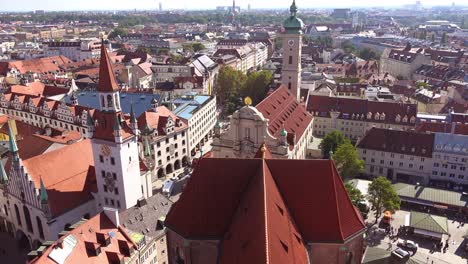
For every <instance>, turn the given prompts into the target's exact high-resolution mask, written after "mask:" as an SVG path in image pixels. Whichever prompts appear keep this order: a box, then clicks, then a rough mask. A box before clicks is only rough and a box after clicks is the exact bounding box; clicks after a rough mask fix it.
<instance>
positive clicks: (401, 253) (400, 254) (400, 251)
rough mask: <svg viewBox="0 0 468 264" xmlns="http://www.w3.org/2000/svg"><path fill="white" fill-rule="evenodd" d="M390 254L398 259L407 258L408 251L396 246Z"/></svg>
mask: <svg viewBox="0 0 468 264" xmlns="http://www.w3.org/2000/svg"><path fill="white" fill-rule="evenodd" d="M392 255H393V256H396V257H397V258H400V259H405V258H409V256H410V253H409V252H408V251H406V250H403V249H401V248H396V249H395V250H393V251H392Z"/></svg>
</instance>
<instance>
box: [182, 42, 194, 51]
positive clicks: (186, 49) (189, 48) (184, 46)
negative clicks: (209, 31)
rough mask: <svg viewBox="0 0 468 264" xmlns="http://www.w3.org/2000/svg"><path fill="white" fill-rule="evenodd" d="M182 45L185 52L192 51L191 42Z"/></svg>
mask: <svg viewBox="0 0 468 264" xmlns="http://www.w3.org/2000/svg"><path fill="white" fill-rule="evenodd" d="M182 47H183V49H184V51H185V52H189V53H193V51H194V49H193V46H192V44H184V45H182Z"/></svg>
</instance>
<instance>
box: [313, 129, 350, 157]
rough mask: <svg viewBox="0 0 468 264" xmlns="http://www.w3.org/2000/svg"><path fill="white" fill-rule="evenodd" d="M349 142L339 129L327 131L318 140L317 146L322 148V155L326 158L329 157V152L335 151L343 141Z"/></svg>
mask: <svg viewBox="0 0 468 264" xmlns="http://www.w3.org/2000/svg"><path fill="white" fill-rule="evenodd" d="M346 142H349V140H348V139H346V138H345V137H344V136H343V134H341V133H340V132H339V131H336V130H335V131H332V132H330V133H328V134H327V135H326V136H325V137H324V138H323V140H322V142H320V145H319V148H320V150H322V156H323V157H324V158H326V159H328V158H330V152H333V153H335V152H336V149H337V148H338V147H339V146H340V145H341V144H343V143H346Z"/></svg>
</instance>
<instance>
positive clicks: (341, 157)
mask: <svg viewBox="0 0 468 264" xmlns="http://www.w3.org/2000/svg"><path fill="white" fill-rule="evenodd" d="M333 160H334V161H335V164H336V167H337V168H338V171H339V172H340V175H341V177H342V178H353V177H355V176H357V175H359V173H361V172H362V171H363V170H364V161H363V160H361V159H359V155H358V152H357V150H356V147H354V146H353V144H351V142H349V141H346V142H344V143H343V144H341V145H339V147H338V148H337V149H336V153H335V154H333Z"/></svg>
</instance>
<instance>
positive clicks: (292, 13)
mask: <svg viewBox="0 0 468 264" xmlns="http://www.w3.org/2000/svg"><path fill="white" fill-rule="evenodd" d="M289 11H290V12H291V17H295V16H296V15H297V6H296V0H293V3H292V5H291V7H290V8H289Z"/></svg>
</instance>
